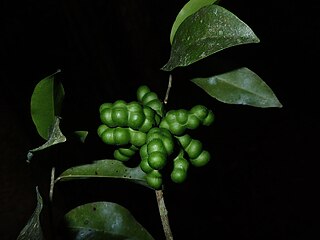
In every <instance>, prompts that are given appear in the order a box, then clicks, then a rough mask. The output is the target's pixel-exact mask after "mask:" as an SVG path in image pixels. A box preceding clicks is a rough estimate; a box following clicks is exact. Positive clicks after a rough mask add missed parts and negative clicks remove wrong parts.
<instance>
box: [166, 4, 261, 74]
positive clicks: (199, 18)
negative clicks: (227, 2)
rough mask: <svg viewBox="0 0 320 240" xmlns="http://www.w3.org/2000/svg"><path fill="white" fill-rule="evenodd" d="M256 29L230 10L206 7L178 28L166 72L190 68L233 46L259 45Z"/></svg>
mask: <svg viewBox="0 0 320 240" xmlns="http://www.w3.org/2000/svg"><path fill="white" fill-rule="evenodd" d="M259 41H260V40H259V39H258V37H257V36H256V35H255V33H254V32H253V31H252V29H251V28H250V27H249V26H248V25H247V24H246V23H244V22H243V21H242V20H240V19H239V18H238V17H237V16H235V15H234V14H233V13H231V12H230V11H228V10H227V9H225V8H223V7H221V6H219V5H216V4H212V5H208V6H205V7H202V8H201V9H200V10H199V11H197V12H196V13H194V14H192V15H191V16H189V17H187V18H186V19H185V20H184V21H183V22H182V23H181V25H180V27H179V28H178V30H177V32H176V34H175V37H174V40H173V44H172V47H171V54H170V59H169V61H168V62H167V64H166V65H165V66H163V67H162V70H164V71H171V70H173V69H174V68H176V67H179V66H180V67H182V66H188V65H190V64H192V63H194V62H196V61H199V60H201V59H203V58H206V57H208V56H209V55H212V54H214V53H216V52H218V51H221V50H223V49H225V48H229V47H232V46H237V45H241V44H248V43H258V42H259Z"/></svg>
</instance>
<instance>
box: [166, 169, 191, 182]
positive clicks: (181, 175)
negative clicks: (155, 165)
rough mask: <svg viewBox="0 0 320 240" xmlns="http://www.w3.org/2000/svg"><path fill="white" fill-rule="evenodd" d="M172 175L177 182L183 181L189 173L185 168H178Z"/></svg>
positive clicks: (172, 178)
mask: <svg viewBox="0 0 320 240" xmlns="http://www.w3.org/2000/svg"><path fill="white" fill-rule="evenodd" d="M170 177H171V180H172V181H173V182H175V183H183V182H184V181H185V180H186V178H187V173H186V172H185V171H184V170H183V169H180V168H177V169H174V170H173V171H172V172H171V175H170Z"/></svg>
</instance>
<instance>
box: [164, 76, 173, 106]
mask: <svg viewBox="0 0 320 240" xmlns="http://www.w3.org/2000/svg"><path fill="white" fill-rule="evenodd" d="M171 86H172V75H171V74H170V75H169V82H168V88H167V92H166V96H165V98H164V100H163V103H164V104H167V103H168V98H169V92H170V89H171Z"/></svg>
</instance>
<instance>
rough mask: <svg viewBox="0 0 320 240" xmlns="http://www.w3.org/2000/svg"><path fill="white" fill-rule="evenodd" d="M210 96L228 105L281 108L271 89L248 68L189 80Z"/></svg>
mask: <svg viewBox="0 0 320 240" xmlns="http://www.w3.org/2000/svg"><path fill="white" fill-rule="evenodd" d="M191 81H192V82H194V83H195V84H196V85H198V86H199V87H201V88H202V89H203V90H205V91H206V92H207V93H208V94H209V95H210V96H212V97H214V98H216V99H217V100H219V101H221V102H224V103H229V104H243V105H250V106H254V107H261V108H268V107H282V104H281V103H280V102H279V100H278V99H277V97H276V95H275V94H274V92H273V91H272V89H271V88H270V87H269V86H268V85H267V84H266V83H265V82H264V81H263V80H262V79H261V78H260V77H259V76H258V75H257V74H256V73H254V72H252V71H251V70H249V69H248V68H239V69H236V70H233V71H230V72H227V73H224V74H221V75H217V76H213V77H209V78H195V79H192V80H191Z"/></svg>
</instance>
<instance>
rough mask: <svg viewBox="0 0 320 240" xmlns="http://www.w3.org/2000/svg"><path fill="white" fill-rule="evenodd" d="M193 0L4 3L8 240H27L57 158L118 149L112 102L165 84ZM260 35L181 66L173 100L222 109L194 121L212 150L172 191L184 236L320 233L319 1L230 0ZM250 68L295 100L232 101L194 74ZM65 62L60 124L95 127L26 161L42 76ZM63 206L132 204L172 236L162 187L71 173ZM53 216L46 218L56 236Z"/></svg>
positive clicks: (4, 226)
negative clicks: (103, 128)
mask: <svg viewBox="0 0 320 240" xmlns="http://www.w3.org/2000/svg"><path fill="white" fill-rule="evenodd" d="M185 3H186V1H172V0H171V1H167V0H163V1H156V0H154V1H142V0H134V1H133V0H121V1H119V0H118V1H105V0H96V1H88V0H82V1H76V0H64V1H53V0H47V1H30V0H26V1H11V0H10V1H8V0H3V1H1V3H0V4H1V5H0V11H1V14H0V16H1V25H0V26H1V45H0V48H1V52H0V53H1V60H2V61H1V62H2V63H1V72H0V74H1V75H0V77H1V82H0V84H1V94H0V97H1V101H0V104H1V118H0V119H1V130H0V134H1V143H0V152H1V159H0V161H1V165H0V166H1V168H0V170H1V171H0V194H1V195H0V196H1V199H0V214H1V215H0V222H1V223H0V238H1V239H3V240H5V239H8V240H9V239H16V237H17V235H18V234H19V231H20V230H21V229H22V228H23V226H24V224H25V223H26V222H27V220H28V218H29V217H30V215H31V213H32V212H33V210H34V207H35V204H36V199H35V186H39V189H40V193H41V194H42V195H43V197H44V200H45V204H46V206H48V205H49V202H48V197H47V195H48V185H49V178H50V170H51V166H56V167H57V171H60V170H62V169H63V168H64V167H67V166H72V165H77V164H80V163H90V162H91V161H93V160H97V159H103V158H110V157H111V154H112V150H113V148H108V147H106V146H105V145H103V144H102V143H101V142H100V141H99V140H98V139H97V136H96V128H97V126H98V124H99V116H98V114H97V109H98V107H99V105H100V104H101V103H103V102H113V101H115V100H117V99H123V100H126V101H131V100H134V99H135V91H136V88H137V87H138V86H139V85H141V84H147V85H148V86H149V87H150V88H151V89H152V90H153V91H155V92H157V93H158V95H159V96H164V95H165V92H166V88H167V83H168V73H167V72H163V71H161V70H160V68H161V67H162V66H163V65H164V64H165V63H166V62H167V60H168V59H169V54H170V43H169V34H170V30H171V24H172V23H173V21H174V19H175V16H176V15H177V13H178V12H179V10H180V9H181V8H182V6H183V5H184V4H185ZM220 5H221V6H223V7H225V8H227V9H228V10H230V11H231V12H233V13H234V14H236V15H237V16H238V17H239V18H240V19H242V20H243V21H244V22H246V23H247V24H248V25H249V26H250V27H251V28H252V29H253V31H254V32H255V33H256V34H257V36H258V37H259V38H260V41H261V42H260V43H259V44H249V45H242V46H237V47H233V48H230V49H226V50H224V51H221V52H219V53H217V54H215V55H214V56H210V57H209V58H207V59H204V60H202V61H199V62H197V63H194V64H192V65H191V66H189V67H186V68H178V69H175V70H174V71H173V72H172V75H173V87H172V89H171V95H170V98H169V104H168V105H167V108H172V109H176V108H186V109H188V108H190V107H191V106H193V105H195V104H204V105H206V106H207V107H208V108H211V109H212V110H213V111H214V113H215V115H216V121H215V123H214V124H213V125H212V126H211V127H210V128H201V129H199V132H197V133H195V135H194V136H196V137H197V138H198V139H202V142H203V143H204V145H205V148H207V149H210V152H212V155H213V160H212V161H211V162H210V163H209V164H208V165H207V166H206V167H204V168H198V169H194V168H193V169H191V171H190V174H189V177H188V179H187V181H186V182H185V183H184V184H183V185H179V186H177V185H175V184H171V183H168V185H167V186H166V189H165V201H166V203H167V207H168V211H169V217H170V222H171V225H172V226H171V227H172V231H173V235H174V237H175V239H186V238H188V239H207V238H210V239H211V238H212V239H234V238H242V239H311V238H313V237H312V236H313V232H312V229H313V227H314V226H315V222H314V210H315V209H314V208H315V205H316V204H315V196H316V194H315V193H316V190H317V188H315V187H314V185H313V184H314V180H315V179H316V172H317V168H316V164H315V163H316V162H317V160H318V159H319V157H318V155H317V154H318V149H317V148H318V143H319V140H318V136H319V125H318V120H319V104H318V103H319V100H318V71H317V70H318V69H317V68H318V64H317V61H318V54H319V40H320V39H319V27H320V23H319V21H318V16H317V14H318V12H319V10H320V9H319V7H317V6H312V5H308V4H306V3H304V2H299V3H298V2H297V1H280V2H260V1H249V0H248V1H221V2H220ZM244 66H245V67H248V68H249V69H251V70H253V71H254V72H256V73H257V74H258V75H259V76H260V77H261V78H262V79H263V80H264V81H265V82H266V83H267V84H268V85H269V86H270V87H271V88H272V89H273V91H274V92H275V94H276V95H277V97H278V98H279V100H280V102H281V103H282V104H283V108H276V109H275V108H269V109H260V108H254V107H248V106H238V105H227V104H223V103H221V102H218V101H216V100H215V99H213V98H211V97H209V96H208V95H207V94H205V93H204V92H203V91H202V90H201V89H200V88H198V87H196V86H195V85H194V84H193V83H192V82H190V81H189V80H190V79H192V78H193V77H204V76H211V75H215V74H219V73H223V72H226V71H229V70H233V69H235V68H238V67H244ZM57 69H61V70H62V72H61V73H60V74H59V78H60V79H61V80H62V83H63V85H64V88H65V91H66V97H65V101H64V106H63V112H62V124H61V127H62V129H63V131H65V132H66V133H69V132H72V131H74V130H88V131H89V135H88V139H87V142H86V143H85V144H80V143H76V142H72V141H71V142H67V143H65V144H63V145H61V146H56V147H54V148H52V149H50V150H48V151H44V152H42V153H39V154H38V155H36V156H35V158H34V160H33V161H32V162H31V164H27V163H26V161H25V160H26V153H27V151H28V150H29V149H32V148H35V147H37V146H39V145H40V144H42V143H43V142H42V139H41V138H40V137H39V136H38V135H37V133H36V130H35V127H34V125H33V123H32V120H31V116H30V97H31V94H32V91H33V88H34V86H35V85H36V84H37V83H38V81H40V80H41V79H42V78H44V77H46V76H48V75H50V74H52V73H54V72H55V71H56V70H57ZM54 200H55V201H54V205H53V208H54V213H55V214H56V215H55V217H56V218H57V219H59V217H60V216H61V215H62V214H63V213H65V212H66V211H67V210H68V209H70V208H71V207H75V206H77V205H79V204H83V203H86V202H88V201H103V200H105V201H115V202H118V203H120V204H122V205H123V206H125V207H127V208H128V209H129V210H130V211H131V212H132V214H133V215H134V216H135V217H136V219H137V220H138V221H139V222H140V223H142V225H144V226H145V227H146V228H147V229H148V230H149V231H150V233H151V234H152V235H153V236H154V237H155V238H156V239H164V235H163V232H162V227H161V222H160V219H159V215H158V209H157V205H156V199H155V194H154V192H153V191H151V190H148V189H145V188H143V187H141V186H137V185H135V184H128V183H122V182H117V181H109V180H105V181H104V180H102V181H77V182H70V183H63V184H59V185H58V186H57V188H56V194H55V199H54ZM48 209H49V208H47V207H45V209H44V214H47V215H49V214H50V211H49V210H48ZM49 225H50V224H49V223H48V221H46V219H44V226H45V227H46V228H45V229H46V230H45V231H46V233H47V234H48V236H47V237H48V239H50V237H49V235H51V234H52V232H51V233H50V231H51V230H50V229H49V228H48V227H47V226H49Z"/></svg>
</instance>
